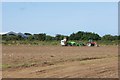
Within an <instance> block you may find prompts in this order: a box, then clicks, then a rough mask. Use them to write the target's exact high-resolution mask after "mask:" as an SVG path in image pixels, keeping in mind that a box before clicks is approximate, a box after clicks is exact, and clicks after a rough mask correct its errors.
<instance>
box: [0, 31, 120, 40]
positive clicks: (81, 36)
mask: <svg viewBox="0 0 120 80" xmlns="http://www.w3.org/2000/svg"><path fill="white" fill-rule="evenodd" d="M24 35H26V37H23V36H21V35H15V34H9V35H8V34H4V35H2V40H3V41H13V40H14V41H16V40H18V41H20V40H28V41H35V40H38V41H54V40H56V41H59V40H62V39H63V38H64V37H67V38H68V40H89V39H92V40H95V41H98V40H108V41H114V40H120V36H118V35H116V36H112V35H110V34H108V35H104V36H102V37H101V36H99V35H98V34H97V33H92V32H84V31H78V32H76V33H72V34H70V36H66V35H62V34H57V35H56V36H50V35H47V34H45V33H40V34H30V33H24Z"/></svg>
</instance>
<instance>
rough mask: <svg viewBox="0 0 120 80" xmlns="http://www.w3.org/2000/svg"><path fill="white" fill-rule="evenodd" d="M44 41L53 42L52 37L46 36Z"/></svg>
mask: <svg viewBox="0 0 120 80" xmlns="http://www.w3.org/2000/svg"><path fill="white" fill-rule="evenodd" d="M45 40H46V41H51V40H53V37H52V36H50V35H46V39H45Z"/></svg>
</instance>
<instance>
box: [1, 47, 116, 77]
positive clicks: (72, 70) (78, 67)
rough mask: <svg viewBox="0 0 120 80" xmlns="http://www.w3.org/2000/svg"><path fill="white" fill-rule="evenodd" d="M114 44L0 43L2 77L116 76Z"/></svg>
mask: <svg viewBox="0 0 120 80" xmlns="http://www.w3.org/2000/svg"><path fill="white" fill-rule="evenodd" d="M117 55H118V48H117V46H101V47H61V46H25V45H24V46H5V45H4V46H3V47H2V60H3V63H2V68H3V73H2V75H3V78H66V77H67V78H118V57H117Z"/></svg>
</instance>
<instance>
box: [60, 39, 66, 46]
mask: <svg viewBox="0 0 120 80" xmlns="http://www.w3.org/2000/svg"><path fill="white" fill-rule="evenodd" d="M66 43H67V39H66V38H64V39H63V40H61V45H62V46H66Z"/></svg>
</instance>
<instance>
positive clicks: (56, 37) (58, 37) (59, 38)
mask: <svg viewBox="0 0 120 80" xmlns="http://www.w3.org/2000/svg"><path fill="white" fill-rule="evenodd" d="M64 37H65V36H64V35H61V34H57V35H56V36H55V39H56V40H62V39H63V38H64Z"/></svg>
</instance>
